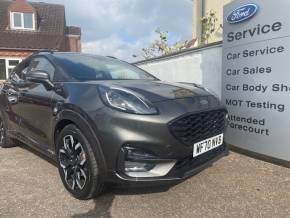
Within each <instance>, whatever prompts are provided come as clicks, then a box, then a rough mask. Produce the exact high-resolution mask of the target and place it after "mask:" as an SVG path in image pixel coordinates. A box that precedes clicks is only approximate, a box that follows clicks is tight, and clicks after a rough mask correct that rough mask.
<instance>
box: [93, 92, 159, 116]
mask: <svg viewBox="0 0 290 218" xmlns="http://www.w3.org/2000/svg"><path fill="white" fill-rule="evenodd" d="M98 89H99V93H100V96H101V99H102V100H103V102H104V103H105V104H106V105H107V106H109V107H111V108H114V109H117V110H120V111H123V112H127V113H132V114H144V115H151V114H158V111H157V109H156V108H155V107H154V106H153V105H152V103H151V102H149V101H148V100H147V99H145V98H144V97H143V96H141V95H139V94H137V93H134V92H132V91H130V90H127V89H124V88H119V87H107V86H99V88H98Z"/></svg>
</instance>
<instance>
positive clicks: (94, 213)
mask: <svg viewBox="0 0 290 218" xmlns="http://www.w3.org/2000/svg"><path fill="white" fill-rule="evenodd" d="M19 148H21V149H23V150H27V151H28V152H31V153H33V154H34V155H36V156H38V157H39V158H41V159H43V160H45V161H47V162H48V163H50V164H52V165H53V166H55V167H57V164H56V162H55V161H54V160H52V159H50V158H48V157H47V156H45V155H43V154H42V153H40V152H38V151H36V150H34V149H32V148H30V147H29V146H26V145H23V144H21V145H20V146H19ZM174 185H176V184H171V185H167V186H156V187H138V188H134V187H128V186H116V185H113V184H108V186H107V190H106V191H105V192H104V194H102V195H100V196H99V197H98V198H96V199H94V200H93V201H94V208H93V209H91V210H89V211H87V212H85V213H80V214H74V215H72V216H71V217H72V218H83V217H84V218H86V217H88V218H90V217H102V218H110V217H111V207H112V204H113V201H114V198H115V196H116V195H139V194H152V193H161V192H167V191H168V190H169V189H170V188H172V187H173V186H174Z"/></svg>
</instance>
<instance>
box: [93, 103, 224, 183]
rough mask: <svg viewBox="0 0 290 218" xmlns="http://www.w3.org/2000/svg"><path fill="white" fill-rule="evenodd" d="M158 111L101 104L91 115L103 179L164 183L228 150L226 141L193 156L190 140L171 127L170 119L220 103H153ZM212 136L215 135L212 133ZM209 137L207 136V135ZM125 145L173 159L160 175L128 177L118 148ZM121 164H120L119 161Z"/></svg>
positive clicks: (218, 107) (215, 107) (192, 171)
mask: <svg viewBox="0 0 290 218" xmlns="http://www.w3.org/2000/svg"><path fill="white" fill-rule="evenodd" d="M155 104H156V106H157V107H158V109H159V112H160V114H159V115H148V116H143V115H134V114H126V113H122V112H118V111H115V110H113V109H110V108H107V107H105V108H103V109H101V110H99V111H97V113H96V114H95V116H94V120H95V122H96V126H97V127H99V128H98V138H99V139H100V144H101V146H102V151H103V154H104V159H105V161H106V166H107V167H106V169H105V172H106V175H105V181H106V182H110V183H119V184H127V185H132V186H144V185H146V186H147V185H150V186H154V185H161V184H162V185H163V184H166V183H172V182H174V181H180V180H183V179H186V178H187V177H190V176H192V175H194V174H196V173H198V172H200V171H201V170H202V169H204V168H205V167H207V166H208V165H210V164H211V163H212V162H214V161H215V160H217V159H219V158H221V157H222V156H224V155H226V154H227V152H228V151H227V148H226V146H225V145H223V146H220V147H218V148H216V149H214V150H211V151H208V152H206V153H205V154H203V155H201V156H198V157H196V158H193V143H192V145H186V144H184V143H182V142H181V141H180V140H178V139H177V138H176V137H175V136H174V135H173V134H172V133H171V131H170V129H169V126H168V125H169V123H170V122H171V121H172V120H174V119H176V118H178V117H181V116H183V115H185V114H193V113H201V112H206V111H213V110H222V109H224V107H223V106H221V105H219V104H217V103H216V104H215V103H212V104H209V105H206V106H204V105H199V104H198V101H194V100H193V99H180V100H175V101H166V102H159V103H155ZM211 136H214V135H211ZM206 138H209V136H206ZM124 146H129V147H134V148H138V149H140V150H145V151H150V152H152V154H154V156H156V157H158V159H161V160H162V159H165V160H176V164H175V165H174V167H173V168H172V169H171V170H170V171H169V172H168V173H167V174H166V175H165V176H162V177H147V178H144V177H129V176H127V175H126V174H125V173H124V171H123V170H122V169H120V164H119V158H120V151H121V149H122V148H123V147H124ZM121 165H122V164H121Z"/></svg>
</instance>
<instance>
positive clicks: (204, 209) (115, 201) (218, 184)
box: [0, 147, 290, 218]
mask: <svg viewBox="0 0 290 218" xmlns="http://www.w3.org/2000/svg"><path fill="white" fill-rule="evenodd" d="M0 217H1V218H2V217H9V218H10V217H73V218H78V217H105V218H107V217H116V218H122V217H124V218H131V217H132V218H133V217H134V218H136V217H138V218H141V217H199V218H202V217H207V218H210V217H214V218H218V217H231V218H233V217H263V218H264V217H271V218H273V217H290V169H288V168H284V167H280V166H277V165H273V164H270V163H266V162H263V161H260V160H255V159H252V158H250V157H246V156H243V155H240V154H237V153H233V152H231V153H230V155H229V156H227V157H225V158H223V159H221V160H219V161H218V162H216V163H215V164H214V165H213V166H211V167H209V168H207V169H206V170H204V171H202V172H201V173H199V174H198V175H195V176H193V177H191V178H190V179H188V180H186V181H184V182H182V183H180V184H178V185H176V186H174V187H171V188H169V189H163V188H162V189H161V188H159V189H156V190H152V189H150V188H147V189H145V190H128V189H116V188H114V189H112V188H110V189H109V190H108V191H107V192H106V193H105V194H103V195H102V196H100V197H99V198H97V199H94V200H90V201H79V200H76V199H74V198H73V197H71V196H70V195H69V193H68V192H67V191H66V190H65V189H64V187H63V185H62V183H61V180H60V178H59V175H58V170H57V168H56V167H55V166H54V165H53V164H52V163H50V162H48V161H47V160H46V159H45V158H43V157H42V156H41V155H38V154H37V153H35V152H31V151H30V150H29V149H27V148H25V147H17V148H10V149H1V148H0Z"/></svg>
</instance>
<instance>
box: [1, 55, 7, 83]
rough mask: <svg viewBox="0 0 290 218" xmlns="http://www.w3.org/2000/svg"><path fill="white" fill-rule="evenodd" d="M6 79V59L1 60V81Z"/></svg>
mask: <svg viewBox="0 0 290 218" xmlns="http://www.w3.org/2000/svg"><path fill="white" fill-rule="evenodd" d="M5 79H6V61H5V59H0V80H5Z"/></svg>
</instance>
